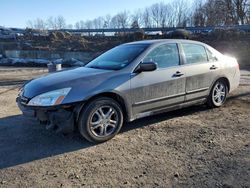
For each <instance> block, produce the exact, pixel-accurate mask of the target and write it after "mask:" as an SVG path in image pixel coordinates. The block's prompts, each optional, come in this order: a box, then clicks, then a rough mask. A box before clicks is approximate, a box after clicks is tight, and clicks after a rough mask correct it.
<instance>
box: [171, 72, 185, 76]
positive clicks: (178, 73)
mask: <svg viewBox="0 0 250 188" xmlns="http://www.w3.org/2000/svg"><path fill="white" fill-rule="evenodd" d="M183 75H184V74H182V73H181V72H180V71H177V72H176V73H175V74H174V75H173V77H182V76H183Z"/></svg>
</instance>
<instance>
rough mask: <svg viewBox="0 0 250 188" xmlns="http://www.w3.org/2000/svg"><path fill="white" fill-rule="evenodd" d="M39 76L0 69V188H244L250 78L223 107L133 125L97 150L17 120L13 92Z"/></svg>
mask: <svg viewBox="0 0 250 188" xmlns="http://www.w3.org/2000/svg"><path fill="white" fill-rule="evenodd" d="M45 73H46V71H45V70H44V69H24V68H21V69H14V68H12V69H6V68H0V105H1V106H0V187H8V188H9V187H84V186H85V187H223V188H226V187H227V188H230V187H242V188H243V187H245V188H246V187H250V71H242V79H241V85H240V87H239V88H238V89H237V90H236V91H235V92H233V93H232V94H231V95H230V97H229V98H228V101H227V103H226V104H225V105H224V106H223V107H222V108H219V109H207V108H206V106H195V107H190V108H186V109H183V110H178V111H174V112H170V113H164V114H161V115H157V116H152V117H148V118H144V119H141V120H137V121H135V122H133V123H129V124H126V125H125V126H124V127H123V129H122V132H121V133H120V134H118V135H117V136H116V137H115V138H114V139H112V140H110V141H108V142H106V143H103V144H99V145H93V144H90V143H88V142H87V141H85V140H84V139H82V138H81V137H80V135H79V134H78V133H72V134H69V135H66V136H64V135H60V134H55V133H53V132H51V131H47V130H45V128H44V127H43V126H42V125H39V124H38V122H36V121H34V120H32V119H28V118H26V117H23V116H22V115H20V111H19V110H18V108H17V106H16V104H15V97H16V96H17V93H18V85H20V84H21V83H23V82H24V81H26V80H28V79H31V78H34V77H37V76H38V75H41V74H45Z"/></svg>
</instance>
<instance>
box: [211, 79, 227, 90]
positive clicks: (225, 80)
mask: <svg viewBox="0 0 250 188" xmlns="http://www.w3.org/2000/svg"><path fill="white" fill-rule="evenodd" d="M218 80H223V81H224V82H225V83H226V84H227V87H228V92H229V91H230V82H229V79H228V78H227V77H226V76H221V77H218V78H216V79H215V80H214V82H213V84H212V85H211V87H210V91H211V89H212V88H213V86H214V84H215V83H216V82H217V81H218Z"/></svg>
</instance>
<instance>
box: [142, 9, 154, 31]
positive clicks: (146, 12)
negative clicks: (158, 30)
mask: <svg viewBox="0 0 250 188" xmlns="http://www.w3.org/2000/svg"><path fill="white" fill-rule="evenodd" d="M142 20H143V25H144V27H145V28H150V27H151V26H152V22H151V14H150V8H148V7H147V8H145V10H144V12H143V14H142Z"/></svg>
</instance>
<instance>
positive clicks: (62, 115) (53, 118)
mask: <svg viewBox="0 0 250 188" xmlns="http://www.w3.org/2000/svg"><path fill="white" fill-rule="evenodd" d="M16 102H17V105H18V107H19V109H20V110H21V111H22V113H23V115H25V116H28V117H34V118H36V119H38V120H39V121H40V122H43V123H46V128H47V129H52V130H55V131H56V132H62V133H68V132H72V131H74V129H75V109H77V108H76V105H73V104H72V105H67V106H66V105H65V106H64V105H62V106H61V105H59V106H55V107H34V106H27V105H26V104H27V103H28V100H26V99H25V98H23V97H20V96H18V97H17V99H16Z"/></svg>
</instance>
